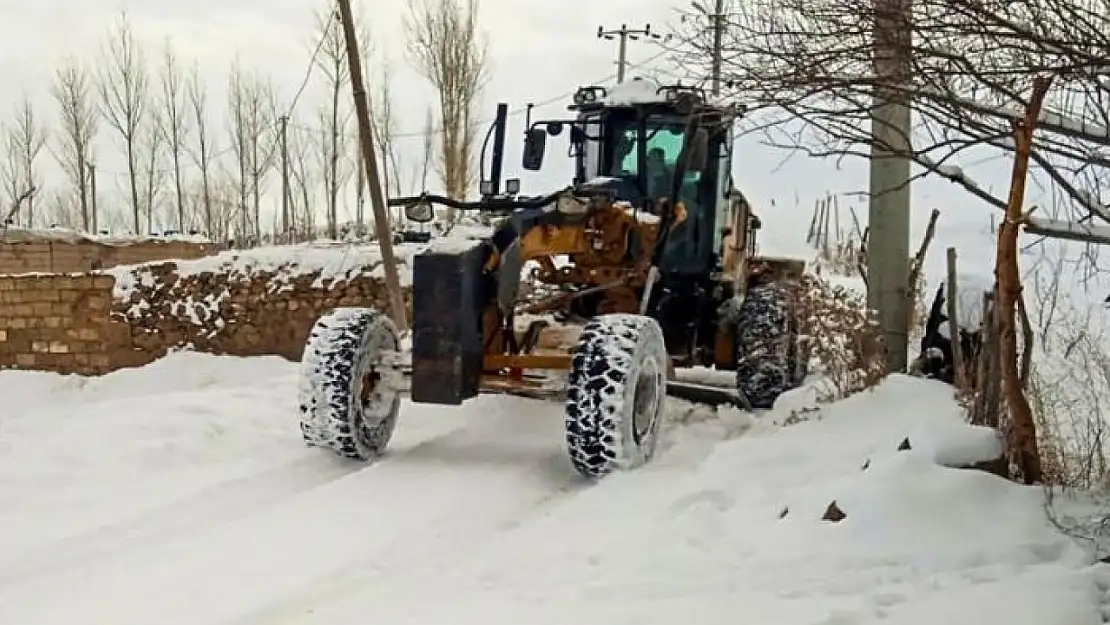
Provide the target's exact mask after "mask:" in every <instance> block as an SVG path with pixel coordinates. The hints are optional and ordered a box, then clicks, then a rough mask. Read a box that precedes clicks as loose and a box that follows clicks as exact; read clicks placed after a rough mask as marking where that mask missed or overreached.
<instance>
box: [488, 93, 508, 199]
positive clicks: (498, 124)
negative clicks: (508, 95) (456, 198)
mask: <svg viewBox="0 0 1110 625" xmlns="http://www.w3.org/2000/svg"><path fill="white" fill-rule="evenodd" d="M508 121H509V105H508V104H505V103H504V102H501V103H499V104H498V105H497V118H496V119H494V121H493V160H492V162H491V163H490V176H489V177H490V187H491V195H495V196H496V195H500V194H501V169H502V167H503V165H504V160H505V126H506V125H507V124H508Z"/></svg>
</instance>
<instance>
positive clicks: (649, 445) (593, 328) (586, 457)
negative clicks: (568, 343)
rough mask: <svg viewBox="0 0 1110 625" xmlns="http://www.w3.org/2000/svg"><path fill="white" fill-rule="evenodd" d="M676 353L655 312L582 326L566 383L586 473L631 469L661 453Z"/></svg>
mask: <svg viewBox="0 0 1110 625" xmlns="http://www.w3.org/2000/svg"><path fill="white" fill-rule="evenodd" d="M668 363H669V357H668V356H667V350H666V348H665V346H664V343H663V331H662V329H661V328H660V327H659V324H658V322H656V321H655V320H654V319H652V318H650V317H644V316H641V315H630V314H611V315H601V316H599V317H595V318H594V319H591V320H590V321H589V323H587V324H586V326H585V327H584V328H583V330H582V334H581V336H580V338H579V342H578V347H577V349H576V350H575V352H574V358H573V362H572V364H571V370H570V376H569V380H568V387H567V402H566V439H567V451H568V453H569V455H570V460H571V464H573V465H574V468H575V469H576V470H577V471H578V472H579V473H581V474H582V475H585V476H587V477H601V476H603V475H606V474H608V473H611V472H612V471H614V470H618V469H632V468H635V467H638V466H640V465H642V464H644V463H646V462H648V461H649V460H650V459H651V457H652V456H653V455H654V453H655V444H656V439H657V437H658V433H659V424H660V422H661V421H662V420H663V409H664V406H665V403H666V381H667V379H666V376H667V367H668Z"/></svg>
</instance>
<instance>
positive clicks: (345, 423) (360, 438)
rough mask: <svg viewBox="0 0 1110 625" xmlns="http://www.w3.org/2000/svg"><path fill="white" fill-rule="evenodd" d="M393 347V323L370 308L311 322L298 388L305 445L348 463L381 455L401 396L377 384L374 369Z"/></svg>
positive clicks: (340, 312)
mask: <svg viewBox="0 0 1110 625" xmlns="http://www.w3.org/2000/svg"><path fill="white" fill-rule="evenodd" d="M399 342H400V341H399V339H398V335H397V329H396V327H395V326H394V325H393V322H392V321H390V319H389V318H388V317H386V316H385V315H383V314H381V313H380V312H378V311H376V310H373V309H370V308H337V309H335V310H333V311H332V312H330V313H328V314H326V315H324V316H323V317H321V318H320V319H319V320H317V321H316V325H315V326H314V327H313V328H312V332H311V334H310V335H309V338H308V343H307V345H305V350H304V356H303V357H302V358H301V376H300V384H299V388H298V401H297V403H298V407H299V410H300V419H301V434H302V435H303V437H304V440H305V444H307V445H308V446H309V447H321V448H324V449H328V450H330V451H332V452H333V453H335V454H338V455H339V456H343V457H345V458H351V459H354V460H369V459H371V458H373V457H375V456H378V455H380V454H381V453H382V452H384V451H385V448H386V446H387V445H388V444H389V440H390V438H392V437H393V430H394V428H395V427H396V425H397V413H398V412H399V410H400V406H401V394H400V393H399V392H398V391H397V390H394V389H391V388H389V386H388V385H386V384H384V383H383V380H382V376H381V374H380V372H379V371H377V370H376V369H375V366H374V365H375V363H376V361H377V360H378V356H379V355H380V354H381V353H382V352H383V351H395V350H397V348H398V345H399Z"/></svg>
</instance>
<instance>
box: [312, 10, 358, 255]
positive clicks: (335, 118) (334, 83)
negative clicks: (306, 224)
mask: <svg viewBox="0 0 1110 625" xmlns="http://www.w3.org/2000/svg"><path fill="white" fill-rule="evenodd" d="M316 28H317V31H318V34H319V36H320V37H321V38H322V39H321V41H322V43H321V47H320V54H319V56H317V60H316V64H317V65H318V66H319V68H320V71H322V72H323V73H324V76H325V79H326V80H327V86H328V101H327V103H326V104H325V105H322V107H321V110H320V114H319V117H320V121H321V122H322V128H323V133H324V134H326V141H325V142H324V143H323V146H324V149H323V151H322V156H323V159H324V161H325V171H324V180H325V184H326V185H327V188H326V193H327V216H328V219H327V223H328V236H329V237H330V238H333V239H335V238H338V236H339V230H338V228H339V215H338V213H339V188H340V186H341V183H340V172H339V162H340V156H341V155H342V153H343V149H342V147H341V144H342V143H343V134H344V132H343V130H344V129H343V127H342V120H341V111H342V109H343V107H342V104H341V103H342V102H343V87H344V85H346V84H347V81H348V80H349V78H350V67H349V66H348V64H347V46H346V40H345V39H344V37H343V30H342V28H340V23H339V17H338V14H337V13H336V12H335V11H334V10H331V9H327V10H321V11H318V12H317V13H316Z"/></svg>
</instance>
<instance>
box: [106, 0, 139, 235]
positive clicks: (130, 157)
mask: <svg viewBox="0 0 1110 625" xmlns="http://www.w3.org/2000/svg"><path fill="white" fill-rule="evenodd" d="M97 86H98V88H99V91H100V105H101V113H102V114H103V117H104V120H105V121H106V122H107V123H108V125H109V126H110V127H111V128H112V129H113V130H115V131H116V133H117V134H118V135H119V137H120V140H121V141H122V142H123V145H124V150H125V152H126V154H127V174H128V182H129V186H130V190H131V214H132V227H133V228H134V231H135V234H140V232H141V231H140V228H141V227H142V224H141V222H140V214H141V210H140V209H141V196H140V194H139V180H138V172H139V159H140V156H139V150H138V141H139V133H140V130H141V128H140V126H141V125H142V122H143V119H144V118H145V116H146V114H147V108H148V103H147V88H148V85H147V74H146V62H145V60H144V59H143V53H142V50H140V48H139V43H138V42H137V41H136V40H135V35H134V33H133V32H132V31H131V23H130V21H129V19H128V17H127V13H126V12H124V13H121V14H120V16H119V19H118V20H117V21H116V24H115V27H114V29H113V30H112V31H111V32H110V33H109V35H108V41H107V44H106V45H105V49H104V59H103V62H102V65H101V72H100V80H99V81H98V83H97Z"/></svg>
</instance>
